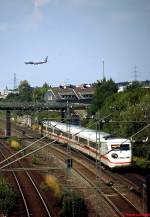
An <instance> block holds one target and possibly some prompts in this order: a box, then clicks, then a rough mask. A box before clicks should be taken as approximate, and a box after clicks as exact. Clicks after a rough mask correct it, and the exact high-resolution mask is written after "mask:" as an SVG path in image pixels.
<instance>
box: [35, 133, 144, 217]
mask: <svg viewBox="0 0 150 217" xmlns="http://www.w3.org/2000/svg"><path fill="white" fill-rule="evenodd" d="M31 136H32V134H31ZM51 148H53V149H54V147H51ZM56 152H57V153H56ZM58 152H59V154H58ZM62 152H63V151H62V150H59V149H57V150H56V148H55V154H56V156H58V155H59V158H60V159H61V160H62V161H63V162H65V160H66V154H65V152H64V153H63V155H64V156H65V157H64V156H60V153H61V154H62ZM77 161H78V162H77ZM73 162H74V170H76V172H78V174H80V175H81V176H82V177H83V178H84V179H85V180H87V181H88V182H89V183H90V185H91V186H92V188H93V189H96V188H97V187H96V184H95V183H94V182H93V180H94V179H95V176H96V175H95V173H93V170H92V171H89V168H85V165H84V164H82V163H81V162H80V161H79V160H76V159H75V158H74V159H73ZM75 164H78V166H77V165H76V166H75ZM75 167H76V168H75ZM81 167H82V169H81ZM79 169H80V172H79ZM86 170H88V171H87V172H86V173H85V171H86ZM102 170H103V169H102ZM103 172H104V171H103ZM105 173H106V172H105ZM87 174H89V175H87ZM107 175H108V174H107ZM109 175H110V174H109ZM91 177H92V179H91ZM111 179H112V176H111ZM120 179H121V177H120ZM106 180H107V181H106ZM117 181H118V180H117ZM109 184H110V183H108V178H107V179H105V178H102V179H101V189H100V194H101V195H102V196H103V198H105V200H106V201H107V202H108V203H109V204H110V205H111V206H112V207H113V209H114V210H115V211H116V212H117V214H118V215H119V216H125V214H126V213H128V214H129V213H131V214H139V213H140V210H138V209H137V208H136V207H135V206H134V204H133V203H132V202H130V201H129V199H127V198H126V196H125V194H126V192H124V193H120V192H119V190H118V188H116V187H114V186H108V185H109ZM131 184H132V183H131V182H130V185H131ZM118 185H119V182H118Z"/></svg>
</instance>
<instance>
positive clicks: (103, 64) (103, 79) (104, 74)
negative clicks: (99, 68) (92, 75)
mask: <svg viewBox="0 0 150 217" xmlns="http://www.w3.org/2000/svg"><path fill="white" fill-rule="evenodd" d="M102 63H103V80H104V78H105V68H104V60H103V62H102Z"/></svg>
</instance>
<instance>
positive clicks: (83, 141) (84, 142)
mask: <svg viewBox="0 0 150 217" xmlns="http://www.w3.org/2000/svg"><path fill="white" fill-rule="evenodd" d="M79 142H81V143H83V144H87V140H86V139H83V138H81V137H79Z"/></svg>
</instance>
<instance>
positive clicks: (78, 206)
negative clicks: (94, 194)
mask: <svg viewBox="0 0 150 217" xmlns="http://www.w3.org/2000/svg"><path fill="white" fill-rule="evenodd" d="M66 216H69V217H72V216H73V217H85V216H87V207H86V205H85V202H84V199H83V198H82V197H81V196H80V195H79V194H77V193H74V192H69V191H68V192H65V194H64V196H63V204H62V210H61V213H60V217H66Z"/></svg>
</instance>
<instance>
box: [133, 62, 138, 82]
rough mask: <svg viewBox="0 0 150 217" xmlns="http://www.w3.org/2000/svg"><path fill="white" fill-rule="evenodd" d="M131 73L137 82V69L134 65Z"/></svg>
mask: <svg viewBox="0 0 150 217" xmlns="http://www.w3.org/2000/svg"><path fill="white" fill-rule="evenodd" d="M133 73H134V81H137V67H136V65H135V66H134V71H133Z"/></svg>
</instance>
